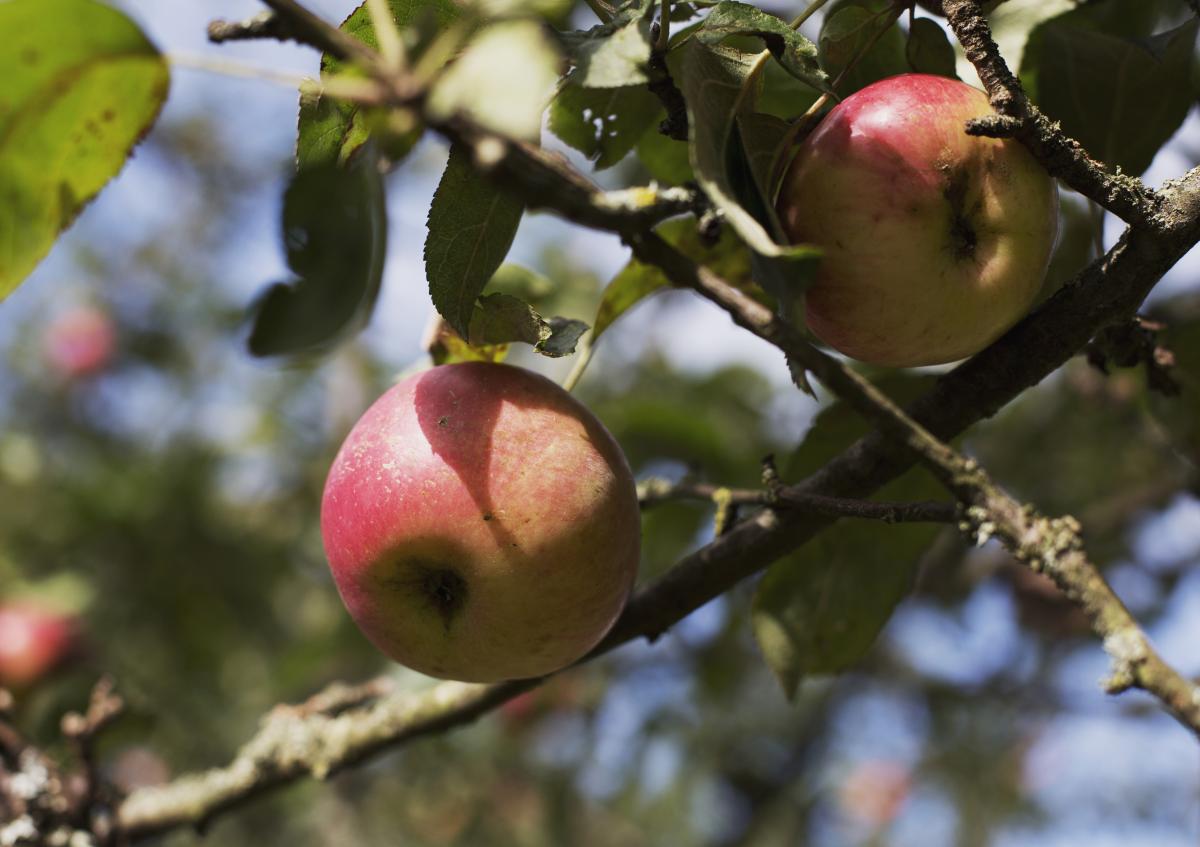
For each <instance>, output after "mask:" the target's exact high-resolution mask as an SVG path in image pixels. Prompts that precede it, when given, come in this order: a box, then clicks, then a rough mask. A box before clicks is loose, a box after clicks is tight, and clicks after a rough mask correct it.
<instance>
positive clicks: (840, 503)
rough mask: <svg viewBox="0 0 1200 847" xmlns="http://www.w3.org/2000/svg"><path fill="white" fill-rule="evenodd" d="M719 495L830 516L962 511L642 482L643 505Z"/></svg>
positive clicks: (940, 515)
mask: <svg viewBox="0 0 1200 847" xmlns="http://www.w3.org/2000/svg"><path fill="white" fill-rule="evenodd" d="M718 499H720V500H722V501H724V502H727V503H729V504H731V505H734V506H769V507H771V508H774V509H784V510H791V509H795V510H797V511H805V512H811V513H812V514H815V515H823V516H825V517H830V518H865V519H867V520H876V521H883V522H884V523H954V522H955V521H957V520H958V511H957V509H956V507H955V505H954V504H953V503H943V502H940V501H937V500H918V501H914V502H903V503H895V502H888V501H880V500H855V499H852V498H849V497H824V496H822V495H820V494H812V493H810V492H807V491H803V490H800V489H798V488H794V487H791V486H780V487H779V488H775V489H767V490H763V489H753V488H727V487H725V486H721V485H714V484H713V483H711V482H687V481H684V482H671V481H669V480H666V479H659V478H654V477H652V478H650V479H644V480H642V481H641V482H639V483H638V502H640V503H641V504H642V506H643V507H646V506H652V505H654V504H656V503H665V502H668V501H672V500H708V501H714V500H718Z"/></svg>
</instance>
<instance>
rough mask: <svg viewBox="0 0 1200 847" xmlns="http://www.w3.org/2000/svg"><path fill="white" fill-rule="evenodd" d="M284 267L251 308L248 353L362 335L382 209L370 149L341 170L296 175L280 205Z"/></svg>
mask: <svg viewBox="0 0 1200 847" xmlns="http://www.w3.org/2000/svg"><path fill="white" fill-rule="evenodd" d="M283 241H284V246H285V248H286V250H287V261H288V267H290V268H291V269H292V271H293V273H295V274H296V275H297V277H298V279H295V280H292V281H291V282H286V283H275V284H274V285H272V286H271V287H270V288H269V289H267V291H266V293H265V294H264V295H263V296H262V297H261V298H260V299H259V301H258V303H257V304H256V306H255V316H254V327H253V330H252V331H251V333H250V341H249V346H250V352H251V353H253V354H254V355H256V356H280V355H295V354H299V353H309V352H314V351H319V350H322V349H324V348H327V347H329V346H330V345H332V344H334V343H335V342H337V341H339V340H340V339H342V338H344V337H345V336H346V335H347V334H349V333H351V332H354V331H357V330H358V329H360V328H362V327H363V326H364V325H365V324H366V322H367V320H368V319H369V318H370V315H371V310H372V309H373V308H374V305H375V300H376V298H377V297H378V295H379V288H380V284H381V282H382V280H383V265H384V257H385V256H386V253H387V208H386V203H385V197H384V188H383V177H382V176H381V175H380V172H379V160H378V156H377V155H376V154H375V150H374V147H373V146H367V147H365V148H363V149H362V150H360V151H359V152H358V154H357V155H356V156H355V157H354V159H353V160H351V163H350V164H349V166H347V167H341V166H337V165H322V166H319V167H314V168H309V169H306V170H302V171H300V172H298V173H297V174H296V175H295V176H294V177H293V178H292V181H291V183H290V184H289V185H288V188H287V192H286V194H285V195H284V201H283Z"/></svg>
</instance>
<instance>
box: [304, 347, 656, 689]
mask: <svg viewBox="0 0 1200 847" xmlns="http://www.w3.org/2000/svg"><path fill="white" fill-rule="evenodd" d="M640 527H641V519H640V515H639V510H638V501H637V491H636V489H635V487H634V480H633V474H632V473H631V472H630V470H629V465H628V464H627V462H626V461H625V456H624V454H623V453H622V452H621V449H620V447H619V446H618V445H617V442H616V441H615V440H614V439H613V437H612V436H611V435H610V434H609V433H608V431H607V430H605V428H604V426H603V425H602V424H601V423H600V422H599V421H598V420H597V419H596V417H595V416H594V415H592V413H591V412H589V411H588V410H587V409H586V408H584V407H583V406H582V405H581V404H580V403H579V402H578V401H576V400H575V399H574V398H573V397H571V395H569V394H568V393H567V392H566V391H564V390H563V389H562V388H560V387H559V386H558V385H556V384H555V383H553V382H551V381H549V380H548V379H545V378H544V377H541V376H538V375H536V374H534V373H531V372H529V371H526V370H522V369H520V368H515V367H512V366H509V365H501V364H495V363H491V362H466V363H460V364H452V365H442V366H439V367H435V368H432V369H430V370H427V371H424V372H421V373H418V374H414V375H412V376H409V377H408V378H406V379H404V380H402V381H401V382H399V383H398V384H397V385H395V386H393V387H392V388H391V389H390V390H389V391H388V392H387V393H385V394H384V395H383V396H382V397H380V398H379V399H378V400H377V401H376V402H375V403H374V405H372V406H371V408H369V409H368V410H367V412H366V413H365V414H364V415H363V416H362V418H361V419H359V421H358V422H357V423H356V424H355V425H354V427H353V429H352V430H351V431H350V434H349V435H348V436H347V437H346V441H345V443H344V444H342V447H341V450H340V451H339V452H338V454H337V457H336V458H335V459H334V461H333V466H332V468H331V469H330V471H329V477H328V480H327V481H326V484H325V493H324V497H323V500H322V504H321V533H322V537H323V540H324V543H325V552H326V555H327V557H328V559H329V564H330V568H331V570H332V572H333V577H334V581H335V582H336V583H337V587H338V591H339V592H340V594H341V596H342V600H343V602H344V603H345V605H346V608H347V610H348V611H349V612H350V615H351V617H353V618H354V620H355V622H356V623H357V624H358V626H359V628H360V629H361V630H362V631H363V633H364V634H365V635H366V636H367V638H368V639H369V640H370V641H371V642H372V643H374V644H375V646H376V647H378V648H379V649H380V650H381V651H382V652H383V653H385V654H386V655H388V656H390V657H391V658H392V659H394V660H396V661H398V662H400V663H402V664H404V665H407V666H408V667H410V668H413V669H414V670H417V671H420V672H421V673H425V674H428V675H430V676H436V677H442V678H447V679H459V680H464V681H469V682H495V681H499V680H504V679H520V678H526V677H537V676H542V675H545V674H548V673H551V672H553V671H556V670H558V669H559V668H562V667H565V666H566V665H569V664H571V663H572V662H574V661H575V660H576V659H579V658H580V657H581V656H583V655H584V654H585V653H587V652H588V651H589V650H590V649H591V648H592V647H594V646H595V645H596V644H597V643H598V642H599V641H600V639H601V638H603V637H604V635H605V633H607V632H608V630H609V628H610V627H611V626H612V624H613V622H614V621H615V620H616V618H617V616H618V615H619V614H620V612H621V609H622V608H623V606H624V604H625V601H626V600H627V599H628V596H629V593H630V591H631V589H632V586H633V581H634V577H635V576H636V572H637V565H638V556H639V548H640V542H641V536H640V533H641V529H640Z"/></svg>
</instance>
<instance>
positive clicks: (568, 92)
mask: <svg viewBox="0 0 1200 847" xmlns="http://www.w3.org/2000/svg"><path fill="white" fill-rule="evenodd" d="M662 115H663V107H662V104H661V103H660V102H659V100H658V98H657V97H655V96H654V95H653V94H651V93H650V92H649V91H648V90H647V89H646V87H645V86H641V85H630V86H626V87H624V88H583V87H582V86H579V85H575V84H573V83H567V84H566V85H564V86H562V88H560V89H559V91H558V94H557V95H556V96H555V98H554V100H553V102H551V104H550V131H551V132H553V133H554V134H555V135H557V136H558V137H559V138H561V139H562V140H563V141H565V142H566V143H567V144H570V145H571V146H572V147H574V148H575V149H576V150H578V151H579V152H581V153H583V154H584V155H585V156H587V157H588V158H589V159H591V160H592V162H593V163H594V164H595V166H596V169H597V170H603V169H605V168H608V167H612V166H613V165H615V164H616V163H617V162H619V161H621V160H622V159H623V158H625V156H626V154H628V153H629V151H630V150H632V149H633V147H634V145H635V144H637V143H638V139H640V138H641V137H642V136H643V135H645V134H646V132H647V131H649V130H650V128H651V127H653V126H654V125H655V124H656V123H658V121H659V120H661V118H662Z"/></svg>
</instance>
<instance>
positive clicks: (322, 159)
mask: <svg viewBox="0 0 1200 847" xmlns="http://www.w3.org/2000/svg"><path fill="white" fill-rule="evenodd" d="M388 7H389V8H390V9H391V11H392V18H393V19H394V20H395V21H396V26H397V27H398V28H399V29H400V30H401V31H402V33H404V34H406V35H408V36H409V38H408V39H407V40H408V41H409V42H410V43H409V45H408V46H409V47H410V48H411V49H414V50H415V49H418V48H420V47H423V46H425V45H424V42H426V41H428V40H429V38H431V37H432V36H433V34H434V33H436V32H438V31H439V30H443V29H445V28H446V27H447V26H449V25H450V23H451V22H452V21H454V20H456V19H458V18H459V16H460V14H461V12H460V9H459V7H458V6H457V5H456V4H455V2H454V0H388ZM341 28H342V30H343V31H345V32H347V33H349V34H350V35H353V36H354V37H355V38H357V39H359V40H360V41H362V42H363V43H365V44H367V45H368V46H370V47H378V46H379V44H378V40H377V39H376V37H375V27H374V24H373V23H372V22H371V14H370V11H369V10H368V9H367V4H366V3H363V4H361V5H360V6H359V7H358V8H357V9H355V10H354V11H353V12H351V13H350V16H349V17H348V18H346V20H345V21H344V22H343V23H342V26H341ZM349 70H350V68H349V66H348V65H347V64H346V63H345V62H342V61H341V60H339V59H337V58H335V57H333V56H330V55H329V54H328V53H326V54H324V55H322V57H321V76H322V77H323V78H328V77H331V76H335V75H337V74H340V73H344V72H347V71H349ZM372 112H375V114H372ZM384 120H385V118H384V115H383V114H382V113H379V112H378V110H370V109H360V108H359V106H358V104H356V103H347V102H345V101H342V100H336V99H334V98H332V97H324V96H316V95H309V94H302V95H301V97H300V117H299V124H298V128H297V140H296V164H297V166H298V167H299V168H301V169H303V168H308V167H313V166H315V165H322V164H337V163H339V162H345V161H346V160H347V159H348V158H349V157H350V156H351V155H353V153H354V151H356V150H357V149H358V148H359V147H361V146H362V145H363V144H364V143H365V142H366V140H367V137H368V136H369V135H370V134H371V130H372V129H377V128H378V126H379V124H380V123H382V122H383V121H384ZM422 130H423V128H422V127H420V126H414V127H412V128H411V129H409V130H408V131H407V132H405V133H400V134H398V135H394V134H393V135H391V137H390V138H389V139H388V143H386V144H383V145H382V146H381V148H380V149H381V152H382V153H383V154H384V155H385V156H386V157H387V159H389V160H390V161H393V162H398V161H400V160H401V159H403V158H404V156H405V155H407V153H408V151H409V150H411V149H412V147H413V146H414V145H415V144H416V142H417V141H418V140H419V139H420V137H421V133H422ZM380 141H381V142H382V141H384V139H383V138H381V139H380Z"/></svg>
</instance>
